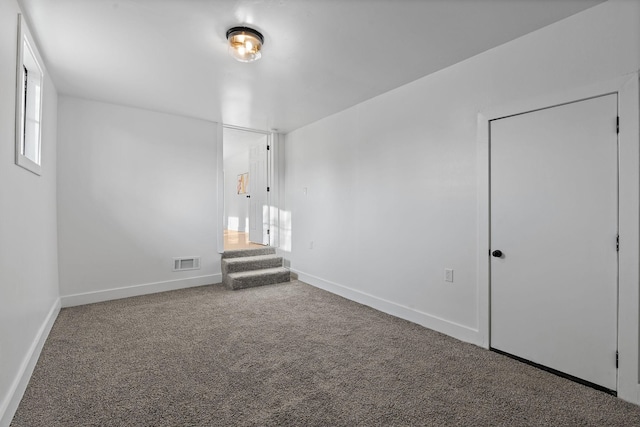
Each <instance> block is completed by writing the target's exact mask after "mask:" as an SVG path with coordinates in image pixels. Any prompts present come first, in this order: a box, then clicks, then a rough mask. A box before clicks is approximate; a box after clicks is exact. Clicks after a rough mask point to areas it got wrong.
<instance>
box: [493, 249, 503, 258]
mask: <svg viewBox="0 0 640 427" xmlns="http://www.w3.org/2000/svg"><path fill="white" fill-rule="evenodd" d="M491 255H493V256H494V257H496V258H502V251H501V250H500V249H496V250H495V251H493V252H491Z"/></svg>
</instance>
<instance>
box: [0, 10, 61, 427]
mask: <svg viewBox="0 0 640 427" xmlns="http://www.w3.org/2000/svg"><path fill="white" fill-rule="evenodd" d="M18 13H19V8H18V4H17V3H16V2H15V1H14V0H0V93H1V94H2V96H0V141H1V142H2V143H1V144H0V164H1V165H0V218H1V220H0V426H4V425H8V424H9V422H10V420H11V417H13V413H14V412H15V410H16V408H17V405H18V403H19V399H20V398H21V397H22V393H23V392H24V388H25V387H26V385H27V381H28V380H29V376H30V375H31V372H32V369H33V366H34V365H35V361H36V360H37V357H38V355H39V352H40V348H41V344H42V343H43V341H42V340H43V339H44V338H46V336H47V334H48V330H49V328H50V326H51V322H52V321H53V320H54V319H55V317H56V315H57V312H58V309H59V299H58V259H57V241H56V240H57V228H56V123H57V117H56V114H57V96H58V95H57V92H56V89H55V87H54V86H53V83H52V82H51V79H50V78H49V77H48V76H46V78H45V81H44V100H43V102H44V103H43V113H42V114H43V125H42V175H41V176H37V175H35V174H33V173H31V172H29V171H27V170H26V169H23V168H21V167H19V166H16V165H15V153H14V141H15V139H14V138H15V132H14V129H15V85H16V55H17V53H16V46H17V22H18V19H17V16H18Z"/></svg>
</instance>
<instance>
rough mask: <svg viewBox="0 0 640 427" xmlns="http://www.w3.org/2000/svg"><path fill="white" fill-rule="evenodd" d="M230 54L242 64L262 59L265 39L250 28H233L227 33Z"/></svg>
mask: <svg viewBox="0 0 640 427" xmlns="http://www.w3.org/2000/svg"><path fill="white" fill-rule="evenodd" d="M227 40H228V41H229V53H230V54H231V56H233V57H234V58H235V59H237V60H238V61H240V62H253V61H257V60H258V59H260V57H261V56H262V54H261V53H260V49H262V44H263V43H264V37H263V36H262V34H260V33H259V32H258V31H256V30H254V29H253V28H249V27H233V28H230V29H229V30H228V31H227Z"/></svg>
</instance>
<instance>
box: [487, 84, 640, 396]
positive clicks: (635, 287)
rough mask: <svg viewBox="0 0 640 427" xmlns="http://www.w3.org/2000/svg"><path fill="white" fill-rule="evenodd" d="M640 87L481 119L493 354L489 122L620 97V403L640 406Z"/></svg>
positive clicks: (547, 101) (561, 98) (529, 105)
mask: <svg viewBox="0 0 640 427" xmlns="http://www.w3.org/2000/svg"><path fill="white" fill-rule="evenodd" d="M639 90H640V86H639V84H638V73H632V74H629V75H626V76H622V77H619V78H617V79H613V80H610V81H607V82H602V83H597V84H594V85H590V86H586V87H581V88H577V89H572V90H568V91H566V92H563V93H556V94H549V95H544V96H540V97H537V98H534V99H528V100H523V101H521V102H517V103H513V104H510V105H505V106H498V107H494V108H489V109H487V110H485V111H482V112H480V113H479V114H478V127H477V129H478V134H477V143H478V144H477V161H478V164H477V171H478V175H477V176H478V180H477V182H478V194H477V196H478V248H477V252H478V276H477V277H478V281H477V290H478V332H479V334H480V339H481V342H482V345H483V346H484V347H485V348H489V331H490V324H489V321H490V320H489V319H490V298H489V292H490V287H489V282H490V258H489V249H490V245H489V242H490V229H489V227H490V225H489V224H490V212H489V209H490V203H489V191H490V182H489V176H490V175H489V172H490V170H489V137H490V135H489V121H491V120H494V119H498V118H501V117H507V116H511V115H514V114H520V113H525V112H529V111H534V110H538V109H542V108H548V107H552V106H556V105H561V104H566V103H569V102H575V101H579V100H583V99H588V98H592V97H595V96H601V95H606V94H610V93H617V94H618V115H619V117H620V133H619V135H618V143H619V168H620V169H619V174H620V182H619V212H620V214H619V215H620V219H619V221H620V222H619V229H620V252H619V295H618V352H619V357H620V358H619V368H618V397H620V398H622V399H623V400H626V401H629V402H632V403H635V404H639V405H640V378H639V374H640V358H639V357H638V356H639V348H638V347H639V345H640V325H639V321H640V317H639V316H640V290H639V284H640V147H639V142H640V123H639V122H640V106H639V102H640V96H639V95H640V92H639Z"/></svg>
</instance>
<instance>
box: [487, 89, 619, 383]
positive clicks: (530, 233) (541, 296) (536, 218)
mask: <svg viewBox="0 0 640 427" xmlns="http://www.w3.org/2000/svg"><path fill="white" fill-rule="evenodd" d="M616 117H617V95H615V94H612V95H607V96H601V97H598V98H593V99H588V100H584V101H580V102H575V103H571V104H566V105H562V106H557V107H553V108H548V109H544V110H539V111H534V112H530V113H526V114H521V115H517V116H512V117H507V118H503V119H499V120H494V121H492V122H491V128H490V130H491V142H490V148H491V250H492V251H495V250H499V251H501V252H502V256H499V255H500V254H497V253H496V254H495V255H497V256H495V255H494V256H492V257H491V298H490V299H491V335H490V342H491V347H492V348H495V349H498V350H502V351H504V352H507V353H510V354H513V355H515V356H518V357H521V358H524V359H527V360H529V361H532V362H535V363H537V364H540V365H543V366H546V367H549V368H552V369H554V370H557V371H560V372H562V373H565V374H569V375H571V376H574V377H577V378H580V379H582V380H586V381H588V382H591V383H593V384H596V385H599V386H602V387H604V388H607V389H610V390H616V384H617V381H616V377H617V375H616V351H617V286H618V285H617V275H618V255H617V243H616V239H617V233H618V231H617V230H618V166H617V164H618V163H617V162H618V147H617V134H616V133H617V132H616Z"/></svg>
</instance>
